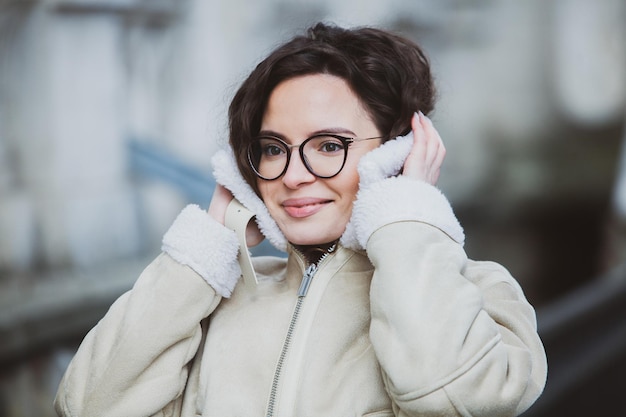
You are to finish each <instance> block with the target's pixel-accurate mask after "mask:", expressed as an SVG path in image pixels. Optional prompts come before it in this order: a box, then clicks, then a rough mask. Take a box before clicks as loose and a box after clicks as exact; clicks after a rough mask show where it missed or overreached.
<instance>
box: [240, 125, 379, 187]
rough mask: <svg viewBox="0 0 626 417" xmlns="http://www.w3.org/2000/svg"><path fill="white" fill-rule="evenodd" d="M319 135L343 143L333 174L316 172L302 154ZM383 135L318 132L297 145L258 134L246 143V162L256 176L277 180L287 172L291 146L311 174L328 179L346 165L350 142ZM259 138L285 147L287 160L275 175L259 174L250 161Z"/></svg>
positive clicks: (337, 173)
mask: <svg viewBox="0 0 626 417" xmlns="http://www.w3.org/2000/svg"><path fill="white" fill-rule="evenodd" d="M320 137H331V138H335V139H337V140H339V141H341V143H342V145H343V149H344V152H343V161H341V167H340V168H339V169H338V170H337V172H336V173H334V174H333V175H326V176H325V175H319V174H317V173H316V172H315V171H314V170H313V168H312V167H311V166H310V165H309V161H307V159H306V156H305V155H304V146H305V145H306V144H307V143H308V142H310V141H311V140H313V139H317V138H320ZM382 138H383V136H375V137H371V138H350V137H346V136H341V135H337V134H334V133H320V134H317V135H313V136H311V137H309V138H306V139H305V140H304V141H303V142H302V143H301V144H299V145H289V144H288V143H287V142H285V141H284V140H283V139H281V138H278V137H276V136H270V135H264V136H258V137H256V138H254V139H253V141H252V142H250V143H249V144H248V151H247V154H248V164H250V167H251V168H252V170H253V171H254V173H255V174H256V176H257V177H259V178H261V179H263V180H266V181H274V180H277V179H278V178H280V177H282V176H283V175H285V172H287V168H289V163H290V162H291V149H292V148H298V153H299V154H300V159H301V160H302V163H303V164H304V166H305V168H306V169H307V171H309V172H310V173H311V174H312V175H314V176H316V177H317V178H323V179H328V178H333V177H335V176H337V175H339V173H340V172H341V171H342V170H343V167H344V166H345V165H346V160H347V159H348V148H349V147H350V144H351V143H354V142H359V141H363V140H373V139H382ZM261 139H273V140H276V141H278V142H280V143H281V144H282V145H283V146H284V147H285V149H286V150H287V161H286V162H285V167H284V168H283V170H282V171H281V172H280V174H278V175H277V176H275V177H272V178H269V177H264V176H263V175H261V173H260V172H259V171H257V169H256V167H255V166H254V164H253V163H252V154H253V152H252V147H253V145H254V143H255V142H258V141H260V140H261Z"/></svg>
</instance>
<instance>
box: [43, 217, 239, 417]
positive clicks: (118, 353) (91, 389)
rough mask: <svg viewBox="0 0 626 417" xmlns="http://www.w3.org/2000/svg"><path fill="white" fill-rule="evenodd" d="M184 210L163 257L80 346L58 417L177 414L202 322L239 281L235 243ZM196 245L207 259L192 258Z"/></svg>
mask: <svg viewBox="0 0 626 417" xmlns="http://www.w3.org/2000/svg"><path fill="white" fill-rule="evenodd" d="M185 210H188V209H185ZM185 210H184V211H183V212H182V213H181V215H179V218H178V219H177V220H176V222H175V223H174V225H173V226H172V228H170V230H169V231H168V233H167V234H166V237H165V238H164V250H165V252H164V253H162V254H161V255H159V256H158V257H157V258H156V259H155V260H154V261H153V262H152V263H151V264H150V265H149V266H148V267H147V268H146V269H145V270H144V271H143V272H142V274H141V275H140V277H139V279H138V280H137V282H136V283H135V285H134V286H133V288H132V289H131V290H130V291H129V292H127V293H125V294H124V295H122V296H121V297H120V298H119V299H118V300H116V301H115V303H114V304H113V305H112V306H111V308H110V309H109V311H108V312H107V314H106V315H105V316H104V318H102V320H100V322H99V323H98V324H97V325H96V326H95V327H94V328H93V329H92V330H91V331H90V332H89V333H88V334H87V336H86V337H85V339H84V340H83V342H82V343H81V345H80V347H79V349H78V351H77V353H76V355H75V356H74V358H73V359H72V361H71V363H70V365H69V367H68V369H67V370H66V372H65V375H64V376H63V379H62V381H61V384H60V386H59V389H58V392H57V396H56V399H55V409H56V411H57V413H58V414H59V415H60V416H73V417H78V416H101V417H105V416H124V417H132V416H152V415H155V416H168V415H174V410H176V409H180V406H181V401H182V400H181V396H182V394H183V391H184V389H185V386H186V382H187V377H188V372H189V367H190V362H191V361H192V359H193V358H194V356H195V355H196V352H197V350H198V347H199V345H200V342H201V339H202V333H203V332H202V328H201V321H202V320H203V319H204V318H206V317H207V316H209V315H210V314H211V313H212V311H213V310H214V309H215V308H216V307H217V305H218V304H219V302H220V300H221V298H222V296H228V295H229V294H230V292H229V289H232V287H233V286H234V285H235V283H236V280H237V279H238V276H236V274H238V269H237V268H238V267H237V266H236V257H237V243H236V242H237V241H236V237H235V236H234V235H233V236H231V235H230V233H229V232H230V231H228V230H225V228H223V226H221V225H218V224H217V223H216V222H215V224H213V221H212V219H210V218H208V215H206V213H203V212H201V211H198V210H199V208H198V209H197V210H196V209H192V210H191V212H192V213H191V214H189V210H188V211H187V214H185ZM198 222H200V224H198ZM203 223H204V224H203ZM202 232H206V233H208V235H207V234H206V233H202ZM233 245H234V246H233ZM198 246H200V247H201V248H202V249H203V250H205V251H207V252H204V254H203V257H204V258H207V259H203V258H201V257H198V256H197V255H199V254H200V253H201V251H200V250H198ZM229 247H230V249H228V248H229ZM225 248H226V249H225ZM229 251H230V252H232V253H227V252H229ZM176 258H177V259H176ZM215 259H219V260H220V261H219V262H216V261H215ZM228 274H231V275H230V276H228ZM218 291H219V292H218ZM220 292H221V294H220Z"/></svg>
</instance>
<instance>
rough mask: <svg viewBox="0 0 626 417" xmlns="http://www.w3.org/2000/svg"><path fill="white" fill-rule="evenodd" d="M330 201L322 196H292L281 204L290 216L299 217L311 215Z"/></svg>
mask: <svg viewBox="0 0 626 417" xmlns="http://www.w3.org/2000/svg"><path fill="white" fill-rule="evenodd" d="M330 202H331V200H325V199H323V198H312V197H307V198H294V199H289V200H285V201H283V203H282V206H283V208H284V209H285V211H286V212H287V214H289V215H290V216H291V217H296V218H301V217H308V216H312V215H313V214H315V213H317V212H318V211H320V210H321V209H323V208H324V207H326V205H327V204H328V203H330Z"/></svg>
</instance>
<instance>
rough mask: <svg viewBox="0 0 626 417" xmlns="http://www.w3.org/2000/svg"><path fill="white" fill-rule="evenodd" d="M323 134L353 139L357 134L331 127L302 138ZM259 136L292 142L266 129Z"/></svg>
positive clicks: (343, 128)
mask: <svg viewBox="0 0 626 417" xmlns="http://www.w3.org/2000/svg"><path fill="white" fill-rule="evenodd" d="M322 133H332V134H335V135H347V136H349V137H351V138H355V137H356V134H355V133H354V132H353V131H351V130H350V129H347V128H345V127H329V128H325V129H319V130H316V131H313V132H309V134H308V136H307V137H305V138H302V140H304V139H307V138H310V137H311V136H315V135H320V134H322ZM259 136H273V137H276V138H279V139H282V140H284V141H285V142H289V143H291V141H290V140H289V139H288V138H287V137H286V136H285V135H283V134H280V133H278V132H276V131H274V130H269V129H264V130H261V131H260V132H259Z"/></svg>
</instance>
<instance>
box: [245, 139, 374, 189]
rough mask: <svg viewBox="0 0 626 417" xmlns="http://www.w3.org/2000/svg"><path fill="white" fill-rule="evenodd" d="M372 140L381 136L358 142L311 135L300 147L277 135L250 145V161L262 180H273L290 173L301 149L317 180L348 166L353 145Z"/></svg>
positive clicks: (308, 168) (301, 154)
mask: <svg viewBox="0 0 626 417" xmlns="http://www.w3.org/2000/svg"><path fill="white" fill-rule="evenodd" d="M372 139H382V137H381V136H377V137H372V138H362V139H359V138H347V137H344V136H340V135H334V134H331V133H322V134H319V135H314V136H311V137H310V138H308V139H306V140H305V141H304V142H302V143H301V144H300V145H289V144H287V143H286V142H285V141H284V140H282V139H279V138H277V137H274V136H259V137H257V138H255V139H254V140H252V142H250V144H249V145H248V162H249V163H250V166H251V167H252V169H253V170H254V172H255V173H256V175H257V176H258V177H259V178H261V179H264V180H268V181H272V180H275V179H277V178H279V177H281V176H282V175H283V174H284V173H285V172H286V171H287V167H288V166H289V161H290V160H291V149H292V148H299V153H300V159H302V162H303V163H304V166H305V167H306V169H307V170H308V171H309V172H310V173H311V174H313V175H315V176H316V177H318V178H332V177H334V176H335V175H337V174H339V173H340V172H341V170H342V169H343V166H344V165H345V164H346V159H347V158H348V146H349V145H350V144H351V143H353V142H358V141H363V140H372Z"/></svg>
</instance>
